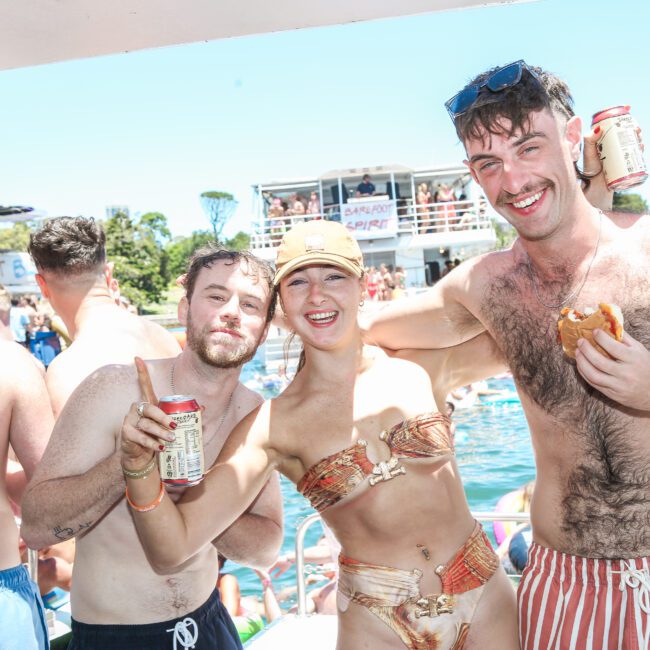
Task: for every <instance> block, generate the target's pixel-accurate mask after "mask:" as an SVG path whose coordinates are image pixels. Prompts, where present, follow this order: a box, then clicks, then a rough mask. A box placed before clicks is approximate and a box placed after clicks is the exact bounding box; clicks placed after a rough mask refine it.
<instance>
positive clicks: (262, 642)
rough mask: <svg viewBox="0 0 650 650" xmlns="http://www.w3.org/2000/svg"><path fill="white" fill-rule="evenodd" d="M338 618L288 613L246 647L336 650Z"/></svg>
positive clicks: (275, 649)
mask: <svg viewBox="0 0 650 650" xmlns="http://www.w3.org/2000/svg"><path fill="white" fill-rule="evenodd" d="M336 632H337V624H336V616H327V615H324V614H316V615H313V616H297V615H295V614H286V615H285V616H282V617H281V618H278V619H276V620H275V621H273V623H271V625H269V626H268V627H267V628H265V629H264V630H263V631H262V632H260V633H259V634H257V635H255V636H254V637H253V638H252V639H250V640H249V641H247V642H246V643H245V644H244V648H250V649H251V650H278V648H282V649H283V650H304V648H305V647H307V646H308V647H309V650H332V648H335V647H336Z"/></svg>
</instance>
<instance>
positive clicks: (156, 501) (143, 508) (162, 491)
mask: <svg viewBox="0 0 650 650" xmlns="http://www.w3.org/2000/svg"><path fill="white" fill-rule="evenodd" d="M124 494H125V496H126V500H127V502H128V504H129V505H130V506H131V507H132V508H133V509H134V510H135V511H136V512H150V511H151V510H155V509H156V508H157V507H158V506H159V505H160V504H161V502H162V500H163V497H164V496H165V486H164V484H163V482H162V481H160V493H159V494H158V496H157V497H156V498H155V499H154V500H153V501H152V502H151V503H147V504H146V505H144V506H139V505H138V504H137V503H133V501H131V498H130V497H129V488H126V489H125V490H124Z"/></svg>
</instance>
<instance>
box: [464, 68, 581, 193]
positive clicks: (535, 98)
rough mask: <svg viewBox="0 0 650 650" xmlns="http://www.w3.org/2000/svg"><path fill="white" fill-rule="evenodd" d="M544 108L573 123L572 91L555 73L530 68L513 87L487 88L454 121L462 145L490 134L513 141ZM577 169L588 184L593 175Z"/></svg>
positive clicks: (485, 74) (477, 80)
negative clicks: (498, 89)
mask: <svg viewBox="0 0 650 650" xmlns="http://www.w3.org/2000/svg"><path fill="white" fill-rule="evenodd" d="M497 70H499V68H498V67H496V68H491V69H490V70H486V71H485V72H482V73H481V74H480V75H478V76H477V77H475V78H474V79H472V81H470V82H469V83H468V84H467V85H468V86H472V85H480V84H481V83H482V82H483V81H485V79H487V78H488V77H490V76H491V75H493V74H494V73H495V72H496V71H497ZM544 109H548V110H551V111H553V112H554V113H556V114H559V115H561V116H563V117H564V118H565V119H566V120H567V121H568V120H570V119H571V118H572V117H573V116H574V115H575V112H574V110H573V97H572V96H571V91H570V90H569V87H568V86H567V84H566V83H565V82H564V81H562V79H560V78H559V77H557V76H555V75H554V74H553V73H551V72H548V71H546V70H543V69H542V68H540V67H536V66H528V67H524V69H523V70H522V75H521V81H519V83H517V84H515V85H513V86H510V87H508V88H504V89H503V90H500V91H498V92H492V91H491V90H490V89H489V88H487V86H483V87H482V88H481V89H480V90H479V93H478V97H477V98H476V101H475V102H474V103H473V104H472V106H470V108H469V109H468V110H467V111H466V112H465V113H462V114H461V115H458V116H457V117H456V118H455V119H454V126H455V127H456V133H457V134H458V137H459V138H460V140H461V142H465V141H466V140H469V139H472V140H481V141H483V142H485V140H486V138H489V137H490V135H505V136H507V137H508V138H511V137H513V136H514V135H515V133H517V132H524V133H525V132H526V131H528V130H529V128H530V117H531V113H537V112H539V111H543V110H544ZM575 170H576V175H577V176H578V178H579V179H580V180H581V181H583V182H584V183H585V185H588V184H589V179H590V178H591V177H592V176H590V175H588V174H585V173H584V172H583V171H581V170H580V169H579V168H578V166H577V164H576V165H575Z"/></svg>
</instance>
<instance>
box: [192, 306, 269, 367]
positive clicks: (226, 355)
mask: <svg viewBox="0 0 650 650" xmlns="http://www.w3.org/2000/svg"><path fill="white" fill-rule="evenodd" d="M227 327H228V329H232V330H235V331H238V330H237V328H236V327H233V326H231V325H230V324H229V325H227ZM186 330H187V346H188V347H189V348H190V349H191V350H192V351H193V352H196V354H197V355H198V357H199V359H201V361H203V362H204V363H206V364H208V365H209V366H212V367H213V368H239V367H240V366H243V365H244V364H245V363H247V362H248V361H250V360H251V359H252V358H253V357H254V356H255V352H257V348H258V346H259V344H260V341H261V338H262V335H261V334H260V336H259V337H258V338H257V339H256V340H250V339H246V338H241V339H235V338H233V337H231V336H230V335H229V334H224V335H223V336H228V337H229V338H231V339H232V340H233V342H236V343H237V344H236V345H235V347H233V348H231V349H224V348H223V347H222V346H219V345H214V343H210V341H209V339H210V336H211V335H212V332H211V331H210V330H211V327H204V328H203V329H202V330H198V329H197V328H196V327H194V325H193V323H192V317H191V316H190V314H189V312H188V314H187V327H186Z"/></svg>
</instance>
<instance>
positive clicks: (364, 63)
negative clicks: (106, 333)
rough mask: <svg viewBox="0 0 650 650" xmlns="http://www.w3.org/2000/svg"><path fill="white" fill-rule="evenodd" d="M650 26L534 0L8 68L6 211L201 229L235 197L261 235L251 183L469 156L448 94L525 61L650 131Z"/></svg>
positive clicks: (0, 195)
mask: <svg viewBox="0 0 650 650" xmlns="http://www.w3.org/2000/svg"><path fill="white" fill-rule="evenodd" d="M649 30H650V3H647V2H645V1H643V0H619V1H618V2H616V3H612V2H611V1H607V2H605V1H604V0H539V1H537V2H531V3H525V4H518V5H505V6H496V7H486V8H477V9H470V10H462V11H454V12H446V13H434V14H429V15H421V16H413V17H405V18H399V19H391V20H383V21H375V22H369V23H356V24H352V25H343V26H336V27H323V28H318V29H308V30H301V31H294V32H286V33H276V34H266V35H261V36H251V37H245V38H238V39H232V40H224V41H215V42H211V43H198V44H194V45H185V46H178V47H172V48H165V49H158V50H151V51H146V52H136V53H132V54H123V55H116V56H111V57H102V58H95V59H87V60H83V61H73V62H68V63H60V64H54V65H47V66H39V67H36V68H25V69H19V70H10V71H5V72H0V97H2V106H1V108H0V205H2V204H4V205H7V204H9V205H17V204H18V205H20V204H23V205H31V206H34V207H37V208H41V209H44V210H46V211H47V212H48V214H49V215H50V216H56V215H62V214H70V215H78V214H83V215H86V216H96V217H99V218H104V211H105V206H106V205H108V204H113V203H116V204H125V205H128V206H129V207H130V209H131V213H132V214H134V213H137V212H141V213H144V212H149V211H159V212H162V213H164V214H165V215H166V216H167V218H168V220H169V224H170V227H171V230H172V232H173V233H174V234H189V233H190V232H191V231H192V230H196V229H207V228H208V227H209V224H208V221H207V219H206V217H205V215H204V214H203V212H202V210H201V207H200V203H199V194H200V193H201V192H202V191H204V190H213V189H214V190H225V191H229V192H232V193H233V194H235V196H236V198H237V199H239V201H240V205H239V208H238V211H237V214H236V216H235V218H234V220H233V222H232V223H231V224H230V225H229V227H228V228H227V229H226V234H233V233H234V232H236V231H237V230H240V229H242V230H249V225H250V222H251V220H252V217H253V215H252V213H251V194H252V192H251V189H250V187H251V185H252V184H253V183H255V182H263V181H269V180H274V179H278V178H295V177H304V176H312V177H316V176H318V175H320V174H321V173H323V172H325V171H327V170H330V169H336V168H343V167H353V166H364V165H380V164H386V163H401V164H404V165H408V166H410V167H416V168H417V167H424V166H428V165H442V164H446V163H458V162H460V161H461V160H462V159H463V149H462V147H461V146H460V144H459V143H458V141H457V139H456V137H455V134H454V131H453V128H452V126H451V122H450V121H449V118H448V117H447V114H446V112H445V110H444V107H443V103H444V101H445V100H446V99H447V98H448V97H449V96H451V95H452V94H454V93H455V92H456V91H457V90H458V89H459V88H460V87H461V86H462V85H463V84H464V83H465V82H466V81H467V80H468V79H469V78H471V77H472V76H474V75H475V74H476V73H478V72H480V71H482V70H484V69H486V68H488V67H491V66H493V65H500V64H503V63H507V62H510V61H514V60H516V59H519V58H524V59H526V61H528V62H529V63H531V64H535V65H540V66H542V67H544V68H547V69H549V70H552V71H553V72H555V73H557V74H559V75H560V76H562V77H563V78H564V79H565V80H566V81H567V82H568V83H569V85H570V87H571V89H572V91H573V94H574V97H575V99H576V110H577V113H578V114H579V115H581V116H582V117H583V119H584V120H585V121H586V122H587V124H586V125H585V129H586V128H588V122H589V120H590V118H591V115H592V114H593V113H594V112H595V111H597V110H598V109H601V108H605V107H608V106H612V105H617V104H630V105H631V106H632V112H633V114H634V116H635V117H636V118H637V120H638V122H639V123H640V125H641V126H642V127H645V129H646V133H648V132H650V93H649V90H648V81H647V80H648V50H647V47H648V45H647V43H648V41H649V40H650V39H649ZM61 37H62V38H65V35H62V36H61ZM640 191H641V193H642V194H644V196H646V198H647V197H648V196H650V186H648V187H646V186H644V187H643V188H642V189H641V190H640Z"/></svg>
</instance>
